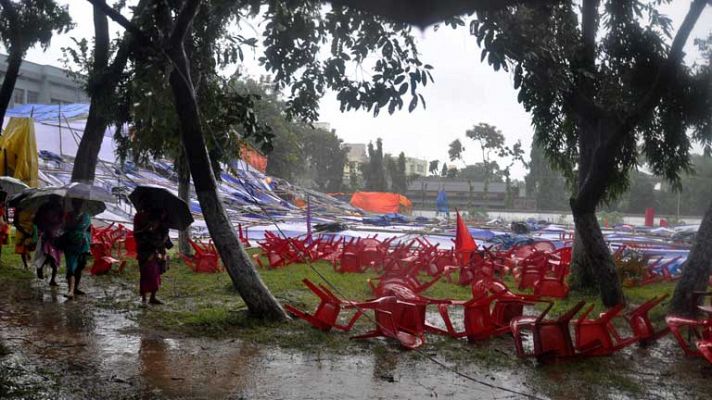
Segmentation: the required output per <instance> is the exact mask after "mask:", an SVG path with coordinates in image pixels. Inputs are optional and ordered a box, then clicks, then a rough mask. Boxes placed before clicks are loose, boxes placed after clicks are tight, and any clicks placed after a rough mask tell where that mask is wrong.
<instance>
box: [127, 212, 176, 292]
mask: <svg viewBox="0 0 712 400" xmlns="http://www.w3.org/2000/svg"><path fill="white" fill-rule="evenodd" d="M165 216H166V211H165V210H160V209H155V208H154V209H148V208H146V207H142V208H141V209H140V210H139V211H138V212H137V213H136V216H135V217H134V238H135V239H136V250H137V254H136V260H137V261H138V266H139V271H140V273H141V281H140V284H139V293H140V294H141V301H142V302H143V303H144V304H146V295H147V294H149V293H150V299H149V302H150V303H151V304H163V303H162V302H161V301H160V300H158V299H157V298H156V292H158V288H159V287H160V286H161V274H162V273H163V272H164V271H165V269H166V248H170V246H171V244H170V239H169V237H168V227H167V225H166V223H165Z"/></svg>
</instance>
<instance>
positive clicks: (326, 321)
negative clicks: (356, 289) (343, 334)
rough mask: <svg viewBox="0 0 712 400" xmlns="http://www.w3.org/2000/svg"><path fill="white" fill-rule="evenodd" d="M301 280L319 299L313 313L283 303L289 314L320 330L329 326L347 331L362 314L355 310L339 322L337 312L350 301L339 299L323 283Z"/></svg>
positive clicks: (327, 329)
mask: <svg viewBox="0 0 712 400" xmlns="http://www.w3.org/2000/svg"><path fill="white" fill-rule="evenodd" d="M302 282H304V285H306V287H308V288H309V290H311V291H312V292H314V294H316V295H317V296H318V297H319V299H320V302H319V304H318V305H317V306H316V309H315V310H314V313H313V314H307V313H306V312H304V311H302V310H300V309H298V308H296V307H294V306H291V305H289V304H285V306H284V308H286V309H287V311H289V313H290V314H292V315H294V316H295V317H297V318H300V319H303V320H305V321H307V322H308V323H309V324H311V325H312V326H313V327H315V328H317V329H320V330H322V331H329V330H331V328H336V329H339V330H342V331H349V330H351V328H352V327H353V326H354V324H355V323H356V320H358V319H359V317H361V315H362V314H363V312H362V311H361V310H357V311H356V313H355V314H354V315H353V316H352V317H351V319H350V320H349V321H348V322H347V323H346V324H345V325H341V324H339V323H338V320H339V314H340V313H341V311H342V309H343V308H344V306H345V305H347V304H350V303H348V302H345V301H343V300H341V299H339V298H338V297H336V296H335V295H334V294H333V293H331V291H330V290H329V289H327V288H326V287H324V286H323V285H319V286H316V285H315V284H313V283H312V282H311V281H310V280H309V279H304V280H302Z"/></svg>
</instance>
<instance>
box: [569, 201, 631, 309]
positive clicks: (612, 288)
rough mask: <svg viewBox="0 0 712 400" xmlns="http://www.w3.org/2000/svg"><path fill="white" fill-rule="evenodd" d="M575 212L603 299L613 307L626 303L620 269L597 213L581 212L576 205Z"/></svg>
mask: <svg viewBox="0 0 712 400" xmlns="http://www.w3.org/2000/svg"><path fill="white" fill-rule="evenodd" d="M571 208H572V211H573V214H574V223H575V224H576V232H577V233H578V234H579V235H580V238H581V243H582V244H583V246H584V247H585V248H586V255H587V256H588V259H589V261H590V263H591V265H593V266H595V268H593V272H594V274H595V277H596V281H597V283H598V290H599V293H600V294H601V301H602V302H603V305H605V306H606V307H613V306H616V305H618V304H624V303H625V296H624V295H623V289H622V288H621V283H620V280H619V279H618V271H617V270H616V265H615V263H614V262H613V257H612V256H611V252H610V250H609V249H608V245H606V242H605V240H604V239H603V233H602V232H601V227H600V226H599V225H598V220H596V213H595V212H593V211H591V212H580V211H579V210H577V209H576V207H573V206H572V207H571Z"/></svg>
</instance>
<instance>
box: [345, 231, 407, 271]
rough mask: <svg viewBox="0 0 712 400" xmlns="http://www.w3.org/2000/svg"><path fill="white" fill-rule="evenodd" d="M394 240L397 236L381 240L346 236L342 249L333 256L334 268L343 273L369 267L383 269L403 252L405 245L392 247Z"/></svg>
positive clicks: (363, 269)
mask: <svg viewBox="0 0 712 400" xmlns="http://www.w3.org/2000/svg"><path fill="white" fill-rule="evenodd" d="M393 240H395V238H391V239H388V240H384V241H379V240H378V239H376V237H375V236H374V237H369V238H351V239H350V240H348V241H346V239H345V238H344V239H343V241H342V245H341V251H340V252H338V254H336V255H335V256H334V257H332V264H333V266H334V270H335V271H336V272H341V273H344V272H365V271H366V270H368V269H372V270H374V271H381V270H383V268H384V266H385V265H386V264H388V263H389V262H391V261H392V260H393V259H394V258H398V257H401V255H402V254H403V249H404V248H405V247H404V246H402V245H400V244H399V245H397V246H395V248H393V249H390V246H391V243H392V242H393ZM406 253H407V251H406ZM401 258H403V257H401Z"/></svg>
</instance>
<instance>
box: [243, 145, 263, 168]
mask: <svg viewBox="0 0 712 400" xmlns="http://www.w3.org/2000/svg"><path fill="white" fill-rule="evenodd" d="M240 158H242V160H243V161H245V162H246V163H248V164H250V165H251V166H252V167H253V168H255V169H257V170H258V171H260V172H262V173H263V174H264V173H265V172H266V171H267V157H266V156H265V155H263V154H262V153H260V152H259V151H257V149H255V148H254V147H252V146H250V145H249V144H246V143H242V145H241V146H240Z"/></svg>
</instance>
